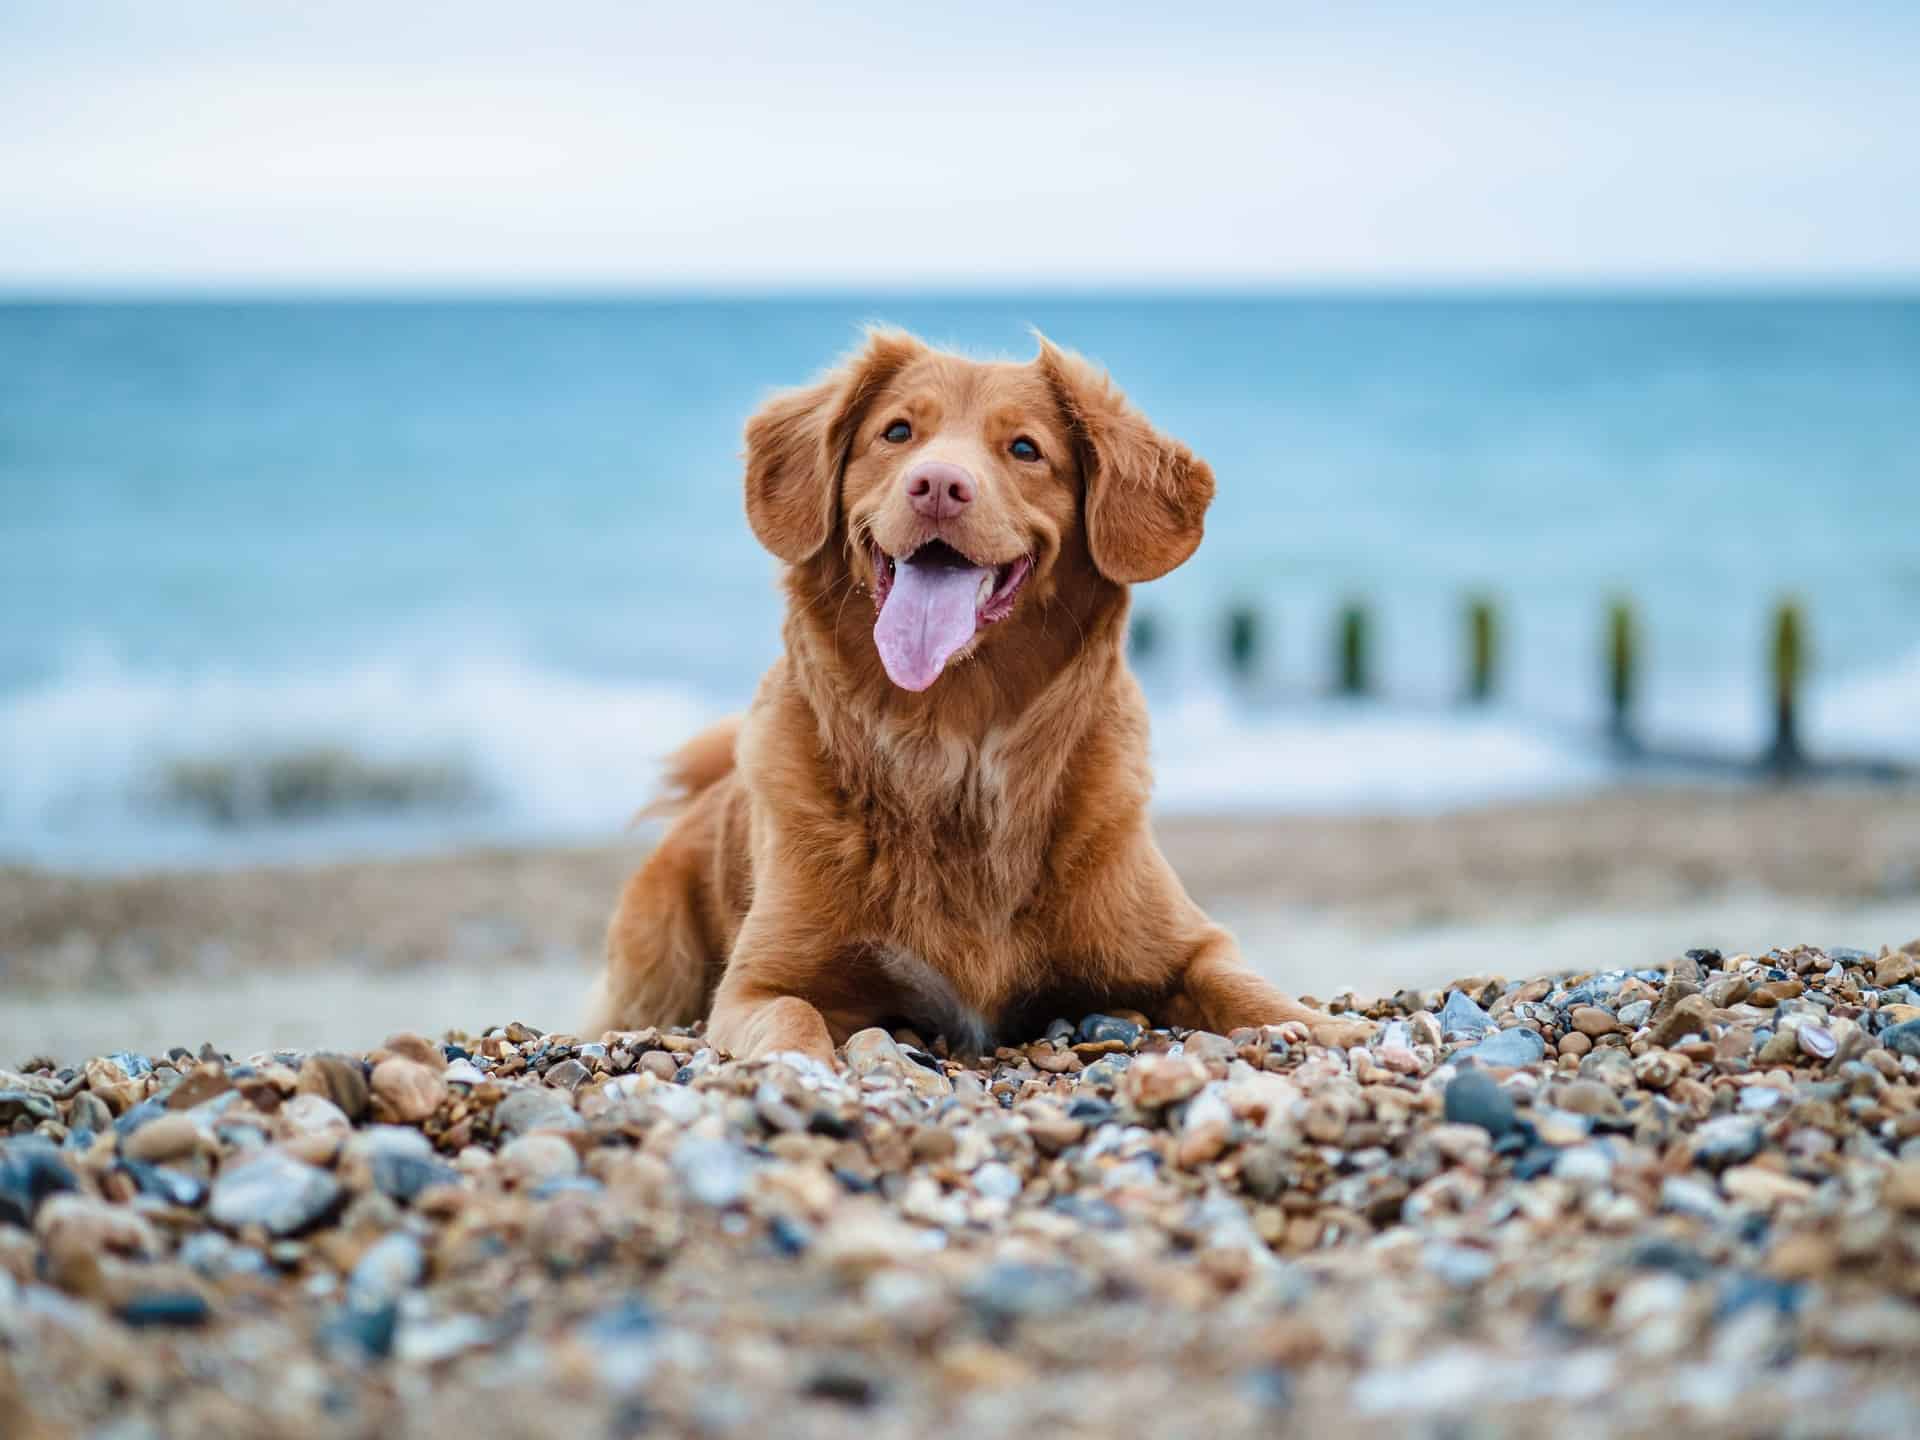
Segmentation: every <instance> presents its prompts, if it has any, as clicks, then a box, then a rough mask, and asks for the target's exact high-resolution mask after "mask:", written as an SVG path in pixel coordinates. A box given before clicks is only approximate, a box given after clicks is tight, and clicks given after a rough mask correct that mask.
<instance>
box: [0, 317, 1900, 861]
mask: <svg viewBox="0 0 1920 1440" xmlns="http://www.w3.org/2000/svg"><path fill="white" fill-rule="evenodd" d="M866 320H884V321H887V322H891V323H897V324H901V325H905V326H908V327H910V328H913V329H915V330H917V331H920V332H922V333H923V334H925V335H927V336H929V337H930V338H934V339H937V340H941V341H945V342H949V343H953V344H957V345H959V346H962V347H964V348H966V349H969V350H972V351H975V352H978V353H986V354H1010V355H1014V356H1022V357H1023V356H1025V355H1027V354H1029V353H1030V351H1031V343H1030V341H1029V340H1028V338H1027V333H1026V332H1027V327H1029V326H1032V325H1037V326H1039V327H1040V328H1042V329H1043V330H1045V331H1046V332H1047V333H1048V334H1049V335H1050V336H1052V337H1053V338H1055V339H1056V340H1058V341H1060V342H1061V343H1063V344H1067V345H1071V346H1073V347H1075V348H1078V349H1081V350H1083V351H1085V352H1087V353H1088V354H1090V355H1092V356H1094V357H1096V358H1098V359H1100V360H1101V361H1103V362H1105V363H1106V364H1107V365H1109V366H1110V367H1111V369H1112V370H1113V372H1114V374H1115V375H1116V377H1117V378H1118V379H1119V380H1120V382H1121V383H1122V385H1123V386H1124V387H1125V388H1126V389H1127V390H1128V391H1129V393H1130V394H1131V395H1132V397H1133V398H1134V399H1135V400H1136V402H1138V403H1139V404H1140V405H1141V407H1142V408H1143V409H1145V410H1146V412H1147V413H1148V414H1149V415H1150V416H1152V417H1153V419H1154V420H1155V421H1156V422H1158V423H1159V424H1161V425H1162V426H1163V427H1165V428H1166V429H1168V430H1170V431H1172V432H1174V433H1175V434H1178V435H1180V436H1181V437H1182V438H1183V439H1185V440H1187V441H1188V442H1189V443H1191V444H1192V445H1193V446H1194V447H1195V448H1196V449H1197V450H1198V451H1200V452H1201V453H1202V454H1204V455H1205V456H1207V458H1208V459H1210V460H1211V461H1212V462H1213V464H1214V466H1215V468H1216V471H1217V472H1218V475H1219V479H1220V497H1219V501H1218V503H1217V505H1216V507H1215V509H1214V511H1213V515H1212V517H1211V520H1210V524H1209V533H1208V538H1207V541H1206V543H1205V545H1204V546H1203V548H1202V549H1201V551H1200V553H1199V555H1198V557H1197V559H1196V560H1195V561H1194V562H1192V563H1190V564H1189V565H1188V566H1187V567H1185V568H1184V569H1182V570H1181V571H1178V572H1176V573H1175V574H1174V575H1173V576H1171V577H1169V578H1168V579H1167V580H1165V581H1162V582H1160V583H1158V584H1155V585H1153V586H1150V587H1145V588H1144V589H1143V590H1142V592H1141V594H1140V597H1139V598H1140V603H1141V605H1142V607H1143V608H1145V609H1148V610H1150V611H1152V612H1153V613H1154V614H1155V615H1156V616H1157V618H1158V619H1159V620H1160V622H1161V623H1160V631H1161V633H1162V636H1163V644H1162V646H1161V648H1160V652H1159V653H1158V654H1157V655H1156V656H1155V657H1154V659H1153V660H1152V661H1151V662H1150V663H1149V664H1148V665H1147V666H1146V667H1145V668H1146V670H1147V678H1148V681H1149V688H1150V690H1151V691H1152V692H1153V694H1154V697H1155V701H1156V707H1157V708H1156V714H1157V717H1158V720H1159V733H1160V737H1161V740H1160V752H1161V765H1162V771H1163V787H1162V788H1163V792H1164V793H1165V794H1166V798H1167V801H1168V803H1169V804H1188V805H1213V804H1225V803H1239V804H1271V805H1291V806H1302V805H1307V806H1316V807H1319V806H1330V807H1351V806H1386V807H1402V806H1410V805H1433V804H1453V803H1465V802H1470V801H1472V800H1475V799H1478V798H1485V797H1491V796H1493V795H1498V794H1507V793H1513V792H1514V791H1516V790H1518V791H1526V790H1531V789H1539V788H1550V787H1552V786H1555V785H1567V784H1587V783H1594V782H1595V781H1596V780H1600V779H1605V778H1608V777H1609V776H1610V775H1611V774H1612V772H1611V771H1610V770H1609V769H1608V767H1607V766H1606V765H1605V764H1604V760H1603V757H1602V756H1601V754H1600V753H1599V752H1598V751H1597V749H1596V748H1595V747H1593V746H1591V745H1590V744H1589V743H1588V740H1587V736H1588V735H1589V733H1590V732H1591V731H1592V729H1593V728H1594V726H1595V725H1596V724H1597V721H1598V716H1599V704H1600V687H1599V682H1598V674H1599V669H1598V667H1599V639H1600V629H1601V622H1602V616H1603V612H1604V607H1605V604H1606V602H1607V600H1608V598H1609V597H1611V596H1613V595H1615V594H1623V595H1627V596H1630V597H1631V598H1632V599H1633V601H1634V603H1635V604H1636V606H1637V608H1638V611H1639V614H1640V617H1641V625H1642V630H1643V634H1644V636H1645V639H1646V642H1647V651H1648V664H1649V673H1648V677H1647V681H1646V697H1645V698H1646V715H1645V722H1646V725H1647V728H1648V730H1649V731H1650V732H1651V733H1652V734H1653V735H1654V736H1655V737H1656V738H1671V739H1675V740H1680V739H1685V740H1699V741H1703V742H1709V743H1713V744H1716V745H1722V746H1725V747H1728V748H1730V749H1739V748H1744V747H1751V746H1754V745H1757V744H1759V743H1761V741H1762V740H1763V739H1764V707H1763V705H1762V704H1761V697H1762V694H1763V688H1762V683H1761V679H1762V669H1761V665H1762V657H1763V653H1764V650H1763V646H1764V631H1765V621H1766V615H1767V611H1768V607H1769V606H1770V604H1771V603H1772V602H1773V600H1774V599H1775V598H1776V597H1777V596H1779V595H1781V594H1784V593H1793V594H1795V595H1797V596H1799V597H1800V598H1802V599H1803V600H1804V601H1805V602H1806V604H1807V607H1808V614H1809V617H1810V621H1811V628H1812V633H1813V639H1814V643H1815V646H1816V655H1817V661H1818V670H1817V676H1818V684H1817V688H1816V691H1815V696H1814V706H1813V711H1812V714H1811V716H1810V738H1811V739H1812V740H1813V741H1814V743H1815V744H1816V745H1820V746H1825V747H1828V748H1847V749H1873V750H1886V751H1892V752H1895V753H1902V754H1907V755H1913V754H1916V753H1920V300H1915V299H1895V298H1868V297H1862V298H1843V299H1833V298H1824V299H1806V298H1693V299H1657V298H1624V299H1623V298H1592V299H1582V298H1559V299H1541V298H1489V299H1468V298H1379V299H1341V298H1326V299H1308V298H1275V297H1265V298H1233V297H1218V298H1166V299H1144V298H1143V299H1115V298H1048V297H1012V298H981V299H964V300H954V299H928V298H873V299H859V298H822V299H805V300H757V299H756V300H663V301H647V300H632V301H607V302H600V301H569V302H565V303H503V302H473V303H465V302H434V303H398V302H380V303H351V304H349V303H333V302H312V303H287V304H273V303H244V304H241V303H236V304H212V303H177V304H148V305H134V304H72V305H67V304H61V305H19V306H12V307H5V308H0V854H8V855H19V856H26V857H29V858H39V859H50V860H57V861H61V862H83V863H84V862H87V861H90V860H103V861H114V862H117V861H119V860H142V859H176V858H186V859H192V858H204V857H206V856H208V855H226V854H238V855H246V854H253V853H269V852H271V851H272V850H273V849H274V848H275V847H276V846H279V845H282V844H297V843H298V840H299V837H300V836H301V835H306V836H314V835H323V836H324V837H326V842H327V843H329V844H333V845H335V846H345V847H347V848H355V847H358V846H361V845H364V844H380V843H385V842H387V841H389V840H392V839H394V838H395V837H400V836H404V837H406V839H407V841H408V843H411V842H412V841H414V840H419V839H422V838H425V839H428V840H432V841H435V842H438V841H444V840H461V839H469V838H497V837H502V836H505V837H514V836H548V835H556V834H567V835H591V834H596V833H604V832H606V831H610V830H611V829H613V828H617V826H618V824H619V823H620V822H621V820H622V819H624V816H625V815H626V813H627V812H628V810H629V808H630V806H631V804H632V802H633V801H634V800H635V799H637V798H639V796H640V794H641V793H643V791H644V788H645V785H646V779H647V773H648V769H647V767H648V766H649V765H650V763H651V762H652V760H653V759H654V757H656V756H657V755H658V753H659V752H660V751H661V750H662V749H664V748H665V747H666V746H667V745H669V744H671V743H672V741H673V739H674V738H675V737H676V735H677V734H678V733H680V732H681V731H682V730H684V729H685V728H686V727H687V726H690V725H692V724H697V723H699V721H700V720H701V719H702V718H704V717H706V716H708V715H711V714H716V713H719V712H721V711H723V710H725V709H727V708H730V707H734V706H737V705H738V704H740V703H742V702H743V701H744V699H745V698H746V696H747V695H748V694H749V693H750V690H751V686H752V684H753V681H754V679H755V678H756V676H757V675H758V673H759V671H760V670H761V669H762V668H763V667H764V666H765V665H766V663H767V662H768V660H769V659H770V658H771V657H772V656H773V654H774V653H775V647H776V644H777V628H776V627H777V615H778V603H777V598H776V596H775V594H774V591H773V588H772V577H773V568H772V562H771V561H770V560H769V559H768V558H767V557H766V556H765V555H764V554H763V553H762V552H761V551H760V550H759V549H758V548H757V547H756V545H755V544H754V542H753V539H752V537H751V535H750V534H749V532H748V531H747V529H746V526H745V524H744V523H743V520H742V517H741V511H740V500H739V492H738V484H739V479H738V459H737V451H738V443H739V432H740V426H741V422H742V421H743V420H744V418H745V417H746V415H747V414H748V413H749V412H750V411H751V410H752V409H753V407H754V406H755V404H756V403H757V402H758V401H759V399H760V398H761V397H763V396H764V395H765V394H766V392H767V391H768V390H770V389H772V388H774V387H776V386H779V385H783V384H792V383H796V382H798V381H801V380H803V379H805V378H807V377H808V376H809V375H811V374H812V373H814V372H815V371H817V370H818V369H819V368H821V367H822V366H823V365H824V364H825V363H826V362H828V361H829V360H830V359H831V358H832V357H833V356H834V355H836V354H837V353H838V352H840V351H842V350H844V349H845V348H847V347H848V345H849V344H850V343H852V341H853V339H854V337H855V335H856V327H857V326H858V325H859V324H860V323H861V322H862V321H866ZM1469 592H1486V593H1490V594H1492V595H1493V596H1495V597H1497V599H1498V600H1499V601H1500V603H1501V606H1502V612H1501V613H1502V615H1503V617H1504V621H1505V625H1504V638H1505V657H1504V658H1505V664H1504V667H1503V668H1504V675H1503V687H1502V694H1503V699H1502V701H1501V703H1500V705H1499V706H1497V707H1496V708H1495V709H1494V711H1493V712H1492V713H1491V714H1490V715H1488V716H1486V717H1481V718H1471V719H1470V718H1465V717H1463V716H1461V715H1460V713H1459V712H1458V711H1457V709H1456V708H1454V707H1452V705H1451V703H1450V702H1451V701H1452V699H1453V698H1454V696H1455V695H1456V693H1457V691H1458V688H1459V684H1460V677H1459V669H1460V632H1461V621H1460V606H1461V603H1462V599H1463V597H1464V596H1465V595H1466V594H1467V593H1469ZM1352 597H1363V598H1365V599H1366V600H1367V601H1368V602H1369V603H1370V604H1372V605H1373V606H1374V607H1375V610H1376V614H1377V617H1378V622H1377V623H1378V630H1379V644H1380V654H1379V658H1378V662H1377V666H1376V669H1377V671H1378V675H1379V679H1380V682H1381V687H1382V689H1383V690H1384V691H1385V692H1386V694H1387V696H1388V697H1389V699H1390V702H1391V703H1390V704H1389V705H1387V706H1386V707H1385V708H1380V709H1371V710H1368V709H1363V710H1355V709H1354V708H1352V707H1348V706H1340V705H1333V704H1330V703H1328V702H1326V701H1325V700H1324V699H1322V698H1320V697H1321V696H1322V693H1323V691H1324V689H1325V686H1326V682H1327V678H1328V671H1329V666H1330V653H1331V644H1332V641H1331V634H1332V631H1331V626H1332V615H1333V613H1334V611H1335V609H1336V607H1337V606H1338V605H1339V604H1340V603H1341V602H1343V601H1345V600H1347V599H1349V598H1352ZM1240 601H1251V602H1254V603H1256V604H1258V605H1259V606H1260V607H1261V608H1262V610H1263V613H1264V614H1265V616H1266V618H1267V635H1268V638H1269V641H1270V646H1269V652H1268V655H1267V663H1266V667H1265V671H1264V674H1263V677H1262V681H1261V683H1260V686H1259V687H1258V691H1259V693H1258V696H1257V698H1256V700H1254V701H1248V700H1247V699H1245V698H1244V697H1242V698H1234V697H1232V696H1231V695H1230V694H1229V692H1228V690H1227V687H1226V686H1225V685H1224V684H1223V681H1222V678H1221V673H1220V666H1219V664H1218V660H1217V656H1218V652H1219V649H1220V645H1219V625H1220V616H1221V613H1222V611H1223V610H1224V608H1225V607H1226V606H1228V605H1229V604H1232V603H1236V602H1240ZM322 751H324V752H326V753H327V754H328V755H330V756H333V757H334V760H335V761H336V762H338V763H339V764H341V765H344V766H345V767H346V768H347V769H348V770H351V769H353V767H354V766H355V765H359V764H361V763H362V762H364V764H365V765H367V766H372V767H374V768H376V769H380V770H381V771H382V773H383V774H387V775H389V776H391V775H394V774H401V775H405V774H411V773H414V772H422V773H431V774H433V775H437V776H441V777H443V778H444V777H445V776H448V775H451V776H454V777H456V779H457V783H453V784H450V785H439V786H436V785H423V786H419V787H415V788H417V789H418V791H419V793H417V794H416V793H413V791H411V790H409V791H408V792H407V793H406V794H405V795H403V796H401V798H399V799H397V800H395V799H393V798H392V797H391V796H389V797H388V800H387V801H385V802H377V801H376V800H369V799H368V797H367V796H366V795H364V794H361V793H360V792H359V791H358V790H355V789H354V787H353V785H351V784H346V785H345V787H344V789H343V790H342V791H341V794H340V795H339V796H335V797H333V799H329V798H328V797H327V796H326V795H322V796H321V797H320V798H319V799H317V800H316V801H315V802H314V804H313V805H311V806H308V807H307V808H306V809H305V810H300V813H298V814H297V815H293V816H291V817H290V816H289V815H288V814H287V813H285V812H286V811H287V807H286V806H284V805H280V804H279V803H278V802H277V801H275V800H274V799H273V798H272V797H271V796H270V795H268V796H265V797H264V798H263V796H262V794H258V793H255V792H256V791H260V790H261V787H263V786H270V777H271V775H272V774H273V773H274V766H275V765H276V764H281V763H283V762H284V761H285V760H286V757H288V756H290V755H293V756H297V755H311V754H313V753H317V752H322ZM1196 751H1201V752H1204V754H1205V755H1206V756H1210V757H1219V756H1231V757H1232V758H1233V764H1232V765H1231V766H1230V767H1228V768H1227V769H1226V770H1224V771H1223V770H1222V769H1221V767H1220V766H1218V765H1213V764H1209V763H1201V762H1200V761H1197V760H1196V758H1195V752H1196ZM343 756H344V757H346V758H345V759H344V760H342V759H341V758H340V757H343ZM208 766H213V767H216V768H219V767H225V768H224V771H223V778H222V779H221V780H220V781H219V783H221V784H225V785H228V786H229V787H230V788H232V787H237V789H235V790H234V795H237V796H238V798H237V799H234V798H233V796H229V800H232V803H231V804H229V805H227V806H226V809H227V810H228V811H231V812H233V813H225V814H221V813H214V812H217V811H219V810H220V809H221V807H220V806H219V805H215V806H214V808H213V811H209V810H208V808H207V803H206V800H205V796H204V795H203V794H201V795H198V797H197V798H196V796H195V795H194V794H183V791H191V790H193V786H191V785H183V783H182V782H181V780H180V774H181V771H182V770H183V768H185V769H192V768H193V767H200V769H201V770H203V771H204V770H205V769H206V767H208ZM263 777H267V778H263ZM249 786H251V787H253V788H252V789H251V790H250V789H249V788H248V787H249ZM334 799H337V800H338V801H339V803H338V804H337V805H336V804H334V803H333V801H334ZM236 807H237V808H236ZM294 808H295V809H298V807H294ZM321 822H325V823H324V824H322V823H321Z"/></svg>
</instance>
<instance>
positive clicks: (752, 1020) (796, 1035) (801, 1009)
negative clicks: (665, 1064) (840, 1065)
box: [707, 900, 866, 1065]
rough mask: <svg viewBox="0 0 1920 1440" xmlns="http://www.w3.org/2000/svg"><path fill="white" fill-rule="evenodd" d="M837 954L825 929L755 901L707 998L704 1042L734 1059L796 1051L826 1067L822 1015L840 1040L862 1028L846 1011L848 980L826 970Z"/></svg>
mask: <svg viewBox="0 0 1920 1440" xmlns="http://www.w3.org/2000/svg"><path fill="white" fill-rule="evenodd" d="M839 949H840V947H839V945H838V944H837V943H836V941H835V940H834V938H833V937H832V936H831V935H830V933H829V932H828V931H827V930H826V928H825V927H824V926H822V925H820V924H818V923H814V922H811V921H808V920H802V919H799V918H797V917H791V916H782V915H781V914H780V913H779V912H778V911H777V909H775V908H774V907H773V906H771V905H769V904H767V903H765V902H763V901H761V900H756V901H755V903H754V906H753V908H752V909H751V910H750V911H749V912H748V914H747V918H746V920H745V922H744V923H743V924H742V925H741V927H740V935H739V938H738V939H736V940H735V941H734V946H733V953H732V955H731V956H730V957H729V958H728V960H727V970H726V974H725V975H724V976H723V977H722V979H721V981H720V986H719V988H718V989H717V990H716V991H715V992H714V996H713V1010H712V1013H711V1015H710V1016H709V1018H708V1021H707V1034H708V1037H709V1038H710V1039H712V1041H713V1043H714V1045H715V1046H716V1047H718V1048H719V1049H721V1050H723V1051H725V1052H727V1053H728V1054H730V1055H732V1056H734V1057H735V1058H736V1059H741V1060H755V1059H759V1058H761V1057H762V1056H766V1055H772V1054H775V1053H776V1052H779V1051H782V1050H797V1051H799V1052H800V1053H801V1054H802V1055H810V1056H812V1057H813V1058H814V1059H816V1060H819V1061H822V1062H824V1063H826V1064H829V1065H830V1064H832V1063H833V1044H834V1028H833V1026H832V1025H830V1024H829V1023H828V1018H827V1015H828V1013H831V1014H832V1015H833V1016H834V1018H835V1020H836V1021H837V1022H839V1027H840V1030H841V1032H842V1034H848V1033H851V1032H852V1031H853V1030H856V1029H858V1028H859V1027H860V1025H861V1024H864V1023H866V1022H865V1021H864V1019H862V1018H861V1017H859V1016H857V1015H854V1014H852V1013H851V1012H850V1011H848V1010H847V1004H846V1002H847V1001H849V1000H850V999H851V997H850V996H848V995H847V994H845V993H843V992H844V991H845V989H846V982H847V979H848V978H849V977H847V976H846V975H845V974H844V973H841V970H840V968H839V967H835V966H833V964H832V963H831V962H832V961H833V959H834V957H835V955H836V954H837V952H838V950H839Z"/></svg>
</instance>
